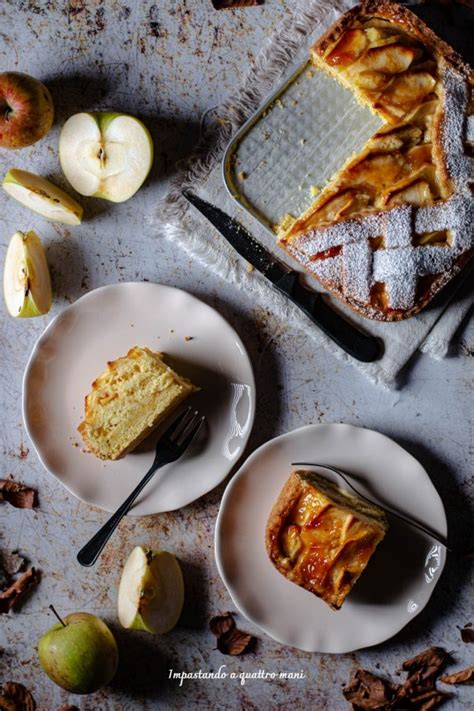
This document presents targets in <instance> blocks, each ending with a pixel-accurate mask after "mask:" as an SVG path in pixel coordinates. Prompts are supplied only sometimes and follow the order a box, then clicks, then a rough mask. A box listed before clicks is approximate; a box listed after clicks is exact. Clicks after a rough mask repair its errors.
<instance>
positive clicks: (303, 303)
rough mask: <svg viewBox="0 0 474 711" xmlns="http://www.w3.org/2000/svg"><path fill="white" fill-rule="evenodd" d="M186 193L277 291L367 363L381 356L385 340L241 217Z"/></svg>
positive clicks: (338, 342) (356, 356) (344, 347)
mask: <svg viewBox="0 0 474 711" xmlns="http://www.w3.org/2000/svg"><path fill="white" fill-rule="evenodd" d="M183 196H184V197H185V198H186V200H187V201H188V202H189V203H191V205H193V206H194V207H195V208H196V209H197V210H198V211H199V212H200V213H201V214H202V215H204V217H205V218H206V219H207V220H208V222H210V223H211V225H213V226H214V227H215V228H216V230H217V231H218V232H219V233H220V234H221V235H222V236H223V237H224V238H225V239H226V240H227V241H228V242H229V243H230V244H231V245H232V247H233V248H234V249H235V250H236V251H237V252H238V253H239V254H240V256H241V257H243V258H244V259H245V260H246V261H247V262H250V264H252V266H254V267H255V268H256V269H258V271H259V272H261V273H262V274H263V276H265V277H266V278H267V279H268V280H269V281H270V282H271V284H272V285H273V287H274V288H275V289H276V290H277V291H279V292H280V293H282V294H284V295H285V296H286V297H287V298H288V299H290V301H292V302H293V303H294V304H295V305H296V306H298V308H300V309H301V311H303V312H304V313H305V314H306V315H307V316H308V317H309V318H310V319H311V320H312V321H313V323H315V324H316V325H317V326H318V327H319V328H320V329H321V331H323V332H324V333H325V334H326V335H327V336H329V338H331V339H332V340H333V341H334V342H335V343H337V345H338V346H340V348H342V349H343V350H344V351H345V352H346V353H348V354H349V355H351V356H352V357H353V358H355V359H356V360H359V361H362V362H363V363H372V362H373V361H375V360H378V359H379V358H381V356H382V354H383V343H382V341H381V340H380V339H379V338H375V337H374V336H369V335H368V334H366V333H363V332H362V331H360V330H359V329H358V328H355V326H353V325H352V324H351V323H349V321H347V320H346V319H345V318H343V317H342V316H340V315H339V314H338V313H337V312H336V311H334V309H333V308H331V306H329V304H327V303H326V301H325V300H324V299H323V297H322V295H321V294H320V293H319V292H317V291H311V290H310V289H307V288H305V287H304V286H303V285H302V284H301V283H300V275H299V273H298V272H297V271H295V270H293V269H290V268H289V267H287V266H286V265H285V264H283V263H282V262H280V261H279V260H278V259H276V257H274V256H273V254H271V253H270V252H269V251H268V250H267V249H265V247H263V246H262V245H261V244H260V243H259V242H257V240H256V239H254V238H253V237H252V235H251V234H250V232H248V231H247V230H246V229H245V227H243V225H241V224H240V223H239V222H237V220H234V219H233V218H232V217H230V216H229V215H227V214H226V213H225V212H223V211H222V210H220V209H219V208H218V207H215V206H214V205H211V204H210V203H208V202H206V201H205V200H202V199H201V198H199V197H197V195H194V194H193V193H191V192H189V190H184V191H183Z"/></svg>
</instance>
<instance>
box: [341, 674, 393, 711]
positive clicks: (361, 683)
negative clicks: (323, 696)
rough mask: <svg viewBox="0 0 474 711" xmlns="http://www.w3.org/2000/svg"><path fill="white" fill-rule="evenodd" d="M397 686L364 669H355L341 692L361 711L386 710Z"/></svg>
mask: <svg viewBox="0 0 474 711" xmlns="http://www.w3.org/2000/svg"><path fill="white" fill-rule="evenodd" d="M396 690H397V686H396V685H395V684H392V683H391V682H389V681H386V680H385V679H381V678H380V677H378V676H376V675H375V674H372V673H371V672H369V671H366V670H365V669H357V671H356V672H355V673H354V675H353V677H352V679H351V681H350V682H349V684H348V685H347V686H345V687H344V688H343V690H342V693H343V694H344V696H345V697H346V699H347V701H349V702H350V703H351V704H353V706H354V708H357V709H361V710H363V711H366V709H367V711H370V710H372V709H373V710H375V709H377V710H378V709H388V708H389V707H390V704H391V702H392V699H393V698H394V696H395V692H396Z"/></svg>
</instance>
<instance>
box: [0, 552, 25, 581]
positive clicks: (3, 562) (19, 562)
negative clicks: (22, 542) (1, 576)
mask: <svg viewBox="0 0 474 711" xmlns="http://www.w3.org/2000/svg"><path fill="white" fill-rule="evenodd" d="M25 564H26V559H25V558H24V557H23V556H22V555H20V554H19V553H17V552H16V551H11V552H9V551H0V568H1V569H2V570H4V571H5V573H6V574H7V575H9V576H12V575H16V573H19V572H20V570H23V569H24V567H25Z"/></svg>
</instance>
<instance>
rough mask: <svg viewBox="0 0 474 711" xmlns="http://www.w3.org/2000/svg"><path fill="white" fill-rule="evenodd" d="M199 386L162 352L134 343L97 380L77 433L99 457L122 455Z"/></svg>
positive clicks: (110, 363)
mask: <svg viewBox="0 0 474 711" xmlns="http://www.w3.org/2000/svg"><path fill="white" fill-rule="evenodd" d="M197 390H199V388H197V387H196V386H195V385H193V384H192V383H191V382H190V381H189V380H188V379H187V378H183V377H182V376H181V375H178V373H176V372H175V371H174V370H172V368H170V366H169V365H167V364H166V363H165V362H164V360H163V358H162V356H161V354H160V353H154V352H153V351H151V350H150V349H149V348H140V347H138V346H134V347H133V348H131V349H130V350H129V351H128V353H127V355H125V356H122V357H121V358H117V359H116V360H113V361H110V362H109V363H107V369H106V370H105V372H104V373H102V374H101V375H99V377H98V378H97V379H96V380H95V381H94V382H93V383H92V390H91V392H90V393H89V395H87V396H86V399H85V416H84V419H83V421H82V422H81V424H80V425H79V427H78V428H77V429H78V432H79V433H80V434H81V436H82V439H83V440H84V443H85V445H86V447H87V449H88V451H90V452H92V453H93V454H95V455H96V457H99V459H118V458H119V457H121V456H123V455H124V454H126V453H127V452H130V451H131V450H132V449H134V448H135V447H136V446H137V445H138V444H139V443H140V442H141V441H142V440H143V439H145V437H147V436H148V435H149V434H150V432H151V431H152V430H153V429H154V428H155V427H157V425H159V423H160V422H162V420H164V419H165V418H166V417H167V416H168V415H169V414H170V413H171V412H172V411H173V410H175V409H176V408H177V407H178V405H180V404H181V403H182V402H183V400H185V398H187V397H188V395H190V394H191V393H193V392H196V391H197Z"/></svg>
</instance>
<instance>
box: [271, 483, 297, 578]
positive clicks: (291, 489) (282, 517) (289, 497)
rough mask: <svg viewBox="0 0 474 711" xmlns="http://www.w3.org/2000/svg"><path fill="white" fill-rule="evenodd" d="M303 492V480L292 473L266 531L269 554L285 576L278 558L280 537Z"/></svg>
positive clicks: (272, 511)
mask: <svg viewBox="0 0 474 711" xmlns="http://www.w3.org/2000/svg"><path fill="white" fill-rule="evenodd" d="M302 492H303V485H302V483H301V479H300V478H299V476H298V475H297V474H296V472H292V473H291V475H290V477H289V479H287V481H286V483H285V485H284V487H283V489H282V490H281V492H280V495H279V496H278V499H277V500H276V501H275V503H274V505H273V508H272V510H271V512H270V516H269V517H268V521H267V527H266V529H265V543H266V547H267V553H268V555H269V557H270V560H271V561H272V563H273V564H274V565H275V567H276V568H277V569H278V570H279V571H280V573H283V575H285V571H284V569H283V568H282V566H281V565H280V564H279V563H278V558H279V555H280V545H279V542H278V537H279V535H280V532H281V529H282V527H283V524H284V522H285V521H286V519H287V517H288V515H289V513H290V511H291V509H292V508H293V506H294V505H295V503H296V501H297V500H298V498H299V497H300V496H301V494H302Z"/></svg>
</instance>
